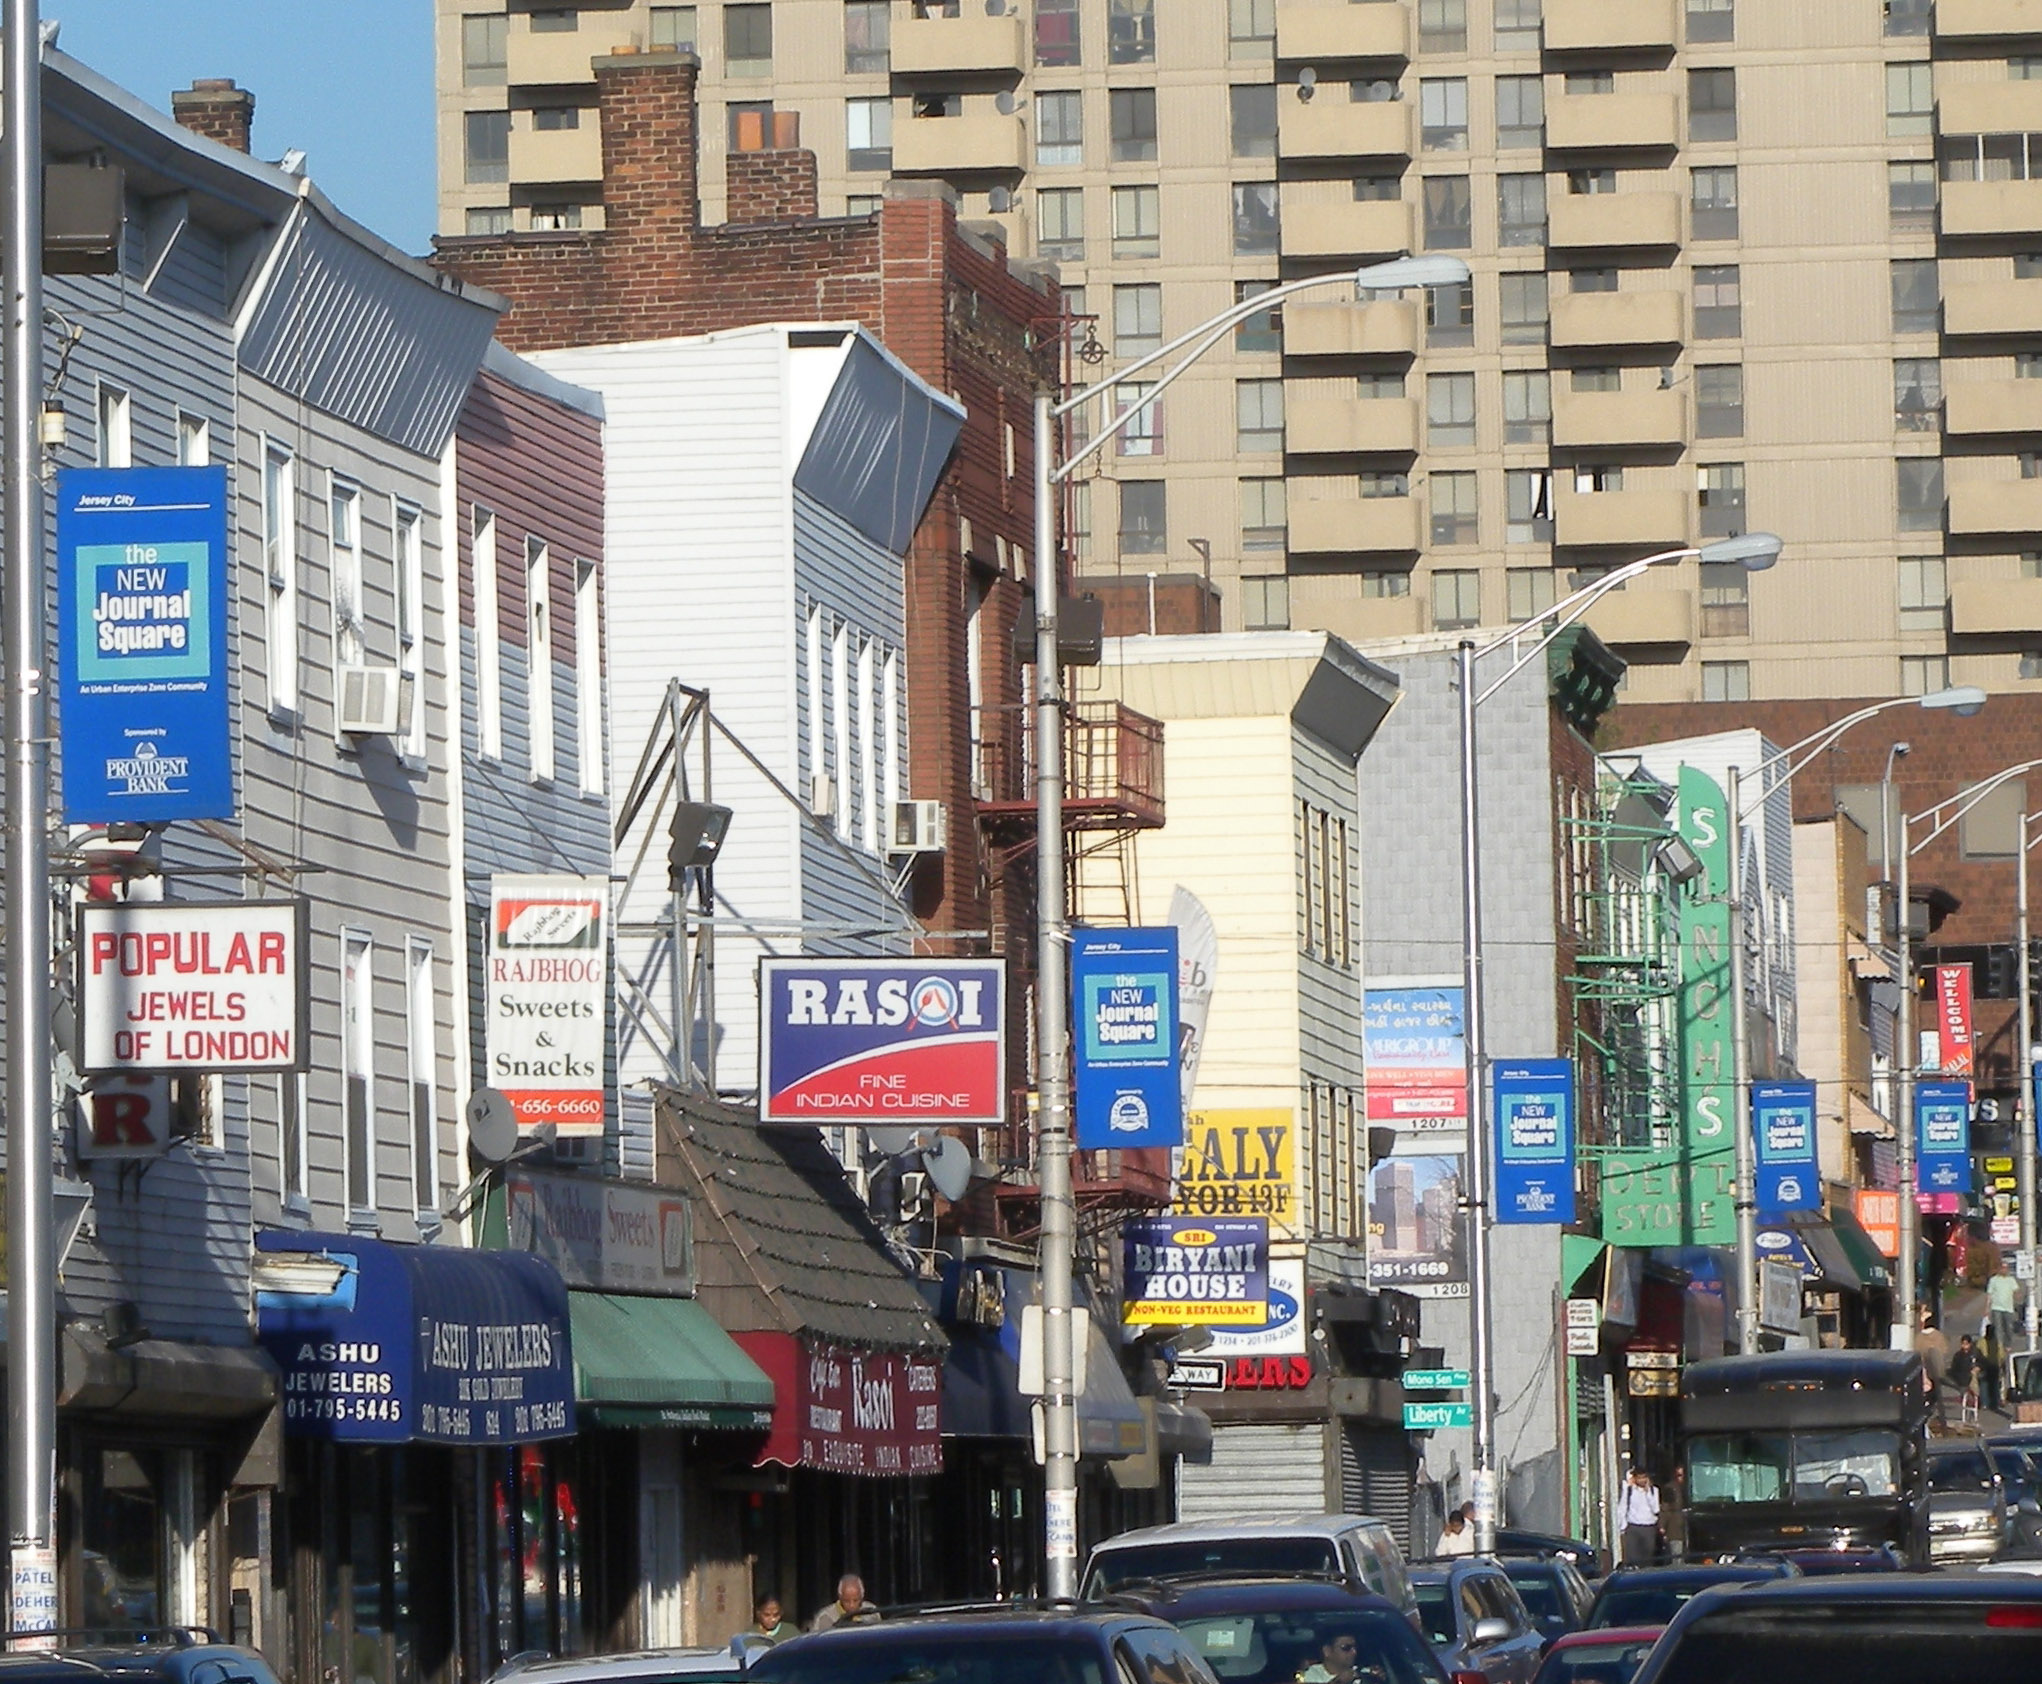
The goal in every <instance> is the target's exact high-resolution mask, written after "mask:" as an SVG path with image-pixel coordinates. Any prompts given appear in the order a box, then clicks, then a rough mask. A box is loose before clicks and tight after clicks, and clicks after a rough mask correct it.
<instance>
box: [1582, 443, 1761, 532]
mask: <svg viewBox="0 0 2042 1684" xmlns="http://www.w3.org/2000/svg"><path fill="white" fill-rule="evenodd" d="M1619 471H1620V472H1621V470H1619ZM1695 488H1696V500H1697V503H1698V505H1699V509H1700V526H1701V534H1702V536H1703V537H1704V538H1734V537H1736V536H1737V535H1738V534H1739V533H1740V532H1742V531H1743V530H1744V464H1743V463H1742V462H1710V463H1706V464H1704V465H1703V466H1701V467H1699V468H1697V469H1696V470H1695ZM1603 489H1606V490H1614V489H1616V487H1614V486H1608V487H1604V488H1603Z"/></svg>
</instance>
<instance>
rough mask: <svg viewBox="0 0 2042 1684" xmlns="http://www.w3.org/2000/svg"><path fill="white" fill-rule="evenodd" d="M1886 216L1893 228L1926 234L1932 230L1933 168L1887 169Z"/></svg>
mask: <svg viewBox="0 0 2042 1684" xmlns="http://www.w3.org/2000/svg"><path fill="white" fill-rule="evenodd" d="M1886 214H1887V218H1888V220H1889V221H1890V222H1891V223H1892V225H1893V226H1894V227H1895V228H1898V229H1901V230H1904V231H1906V232H1910V233H1926V232H1928V231H1929V230H1930V229H1932V228H1933V227H1934V226H1935V219H1936V166H1935V165H1934V164H1931V163H1927V162H1923V163H1915V164H1906V163H1900V164H1888V165H1887V166H1886Z"/></svg>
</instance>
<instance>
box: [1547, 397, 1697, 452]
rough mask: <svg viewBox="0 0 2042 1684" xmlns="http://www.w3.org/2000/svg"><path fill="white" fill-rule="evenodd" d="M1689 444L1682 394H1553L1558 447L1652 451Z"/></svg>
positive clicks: (1554, 432)
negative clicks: (1687, 441) (1686, 442)
mask: <svg viewBox="0 0 2042 1684" xmlns="http://www.w3.org/2000/svg"><path fill="white" fill-rule="evenodd" d="M1686 438H1687V417H1686V415H1685V413H1684V411H1683V408H1682V396H1681V394H1680V393H1679V392H1677V391H1644V390H1640V391H1635V392H1576V391H1571V390H1569V389H1567V388H1565V387H1562V388H1561V389H1560V390H1559V391H1557V392H1555V393H1554V394H1553V443H1554V444H1555V445H1558V446H1560V447H1561V448H1563V449H1578V448H1581V447H1590V448H1610V449H1633V450H1636V449H1650V448H1658V447H1665V446H1669V445H1677V444H1681V443H1683V442H1684V441H1685V440H1686Z"/></svg>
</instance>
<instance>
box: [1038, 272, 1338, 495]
mask: <svg viewBox="0 0 2042 1684" xmlns="http://www.w3.org/2000/svg"><path fill="white" fill-rule="evenodd" d="M1324 279H1325V277H1320V279H1319V280H1317V281H1315V282H1313V283H1312V284H1314V285H1320V284H1323V282H1324ZM1268 296H1269V295H1268V294H1267V293H1262V294H1259V295H1258V297H1257V303H1260V301H1261V299H1263V298H1267V297H1268ZM1254 314H1255V312H1254V311H1253V310H1248V311H1243V310H1240V309H1238V308H1236V309H1233V310H1229V311H1228V312H1227V313H1226V314H1225V315H1223V316H1215V317H1214V318H1213V319H1212V320H1211V321H1209V322H1207V323H1206V324H1205V325H1204V326H1203V327H1197V328H1193V329H1192V330H1191V332H1190V333H1189V334H1187V335H1186V336H1185V338H1186V339H1195V338H1198V336H1199V335H1200V334H1203V335H1204V336H1205V337H1204V338H1202V339H1199V341H1198V343H1197V344H1196V345H1194V346H1192V348H1191V349H1190V350H1189V351H1187V352H1185V354H1184V357H1183V359H1182V360H1181V361H1179V362H1178V363H1176V364H1175V365H1174V366H1173V367H1172V368H1170V369H1169V371H1168V372H1166V373H1165V374H1164V375H1163V377H1162V378H1161V379H1160V380H1158V381H1157V382H1156V383H1155V385H1154V386H1152V387H1150V388H1149V390H1148V391H1147V392H1146V393H1145V394H1144V395H1143V397H1142V400H1141V402H1140V403H1136V404H1130V405H1129V406H1128V407H1127V408H1126V409H1123V410H1122V411H1121V412H1120V413H1119V414H1118V415H1116V416H1114V418H1113V419H1112V420H1111V421H1109V422H1108V423H1107V424H1106V425H1105V426H1104V427H1102V428H1100V429H1099V431H1098V432H1096V433H1094V434H1093V435H1092V436H1091V437H1090V438H1089V439H1087V440H1086V441H1085V442H1084V443H1083V444H1081V445H1079V446H1078V447H1077V448H1076V449H1075V450H1073V451H1072V452H1071V453H1070V455H1068V456H1067V457H1065V458H1064V460H1063V462H1062V464H1061V465H1060V466H1058V467H1055V468H1052V469H1051V470H1050V474H1049V482H1050V484H1051V485H1061V484H1062V483H1063V482H1064V481H1065V480H1067V479H1069V478H1070V477H1071V475H1072V474H1073V473H1075V472H1076V471H1077V470H1078V469H1079V468H1081V467H1083V466H1084V464H1085V463H1087V462H1088V461H1090V460H1091V459H1092V458H1093V457H1094V456H1096V455H1097V454H1098V453H1099V452H1100V451H1102V450H1104V449H1105V448H1106V446H1107V445H1108V444H1110V443H1111V442H1112V441H1113V440H1114V439H1116V438H1118V437H1119V436H1120V435H1121V434H1122V433H1124V432H1126V431H1127V429H1128V428H1129V427H1131V426H1132V425H1133V424H1134V418H1135V417H1136V416H1137V415H1139V414H1141V412H1142V411H1143V410H1145V409H1147V408H1148V407H1149V406H1150V405H1151V404H1152V403H1154V402H1155V401H1156V400H1157V399H1158V398H1160V397H1161V396H1162V395H1163V393H1164V392H1165V391H1166V390H1167V389H1168V388H1169V387H1170V386H1171V385H1173V384H1174V383H1175V382H1176V380H1177V377H1178V376H1179V375H1181V374H1183V373H1184V371H1185V370H1186V369H1188V368H1190V367H1191V365H1192V364H1193V363H1195V362H1197V361H1198V359H1199V358H1200V357H1202V356H1204V355H1205V354H1206V352H1208V351H1210V350H1211V349H1212V348H1213V347H1214V346H1215V345H1217V344H1218V343H1219V342H1220V341H1221V340H1222V339H1224V338H1226V336H1227V335H1228V334H1229V333H1231V332H1232V331H1233V330H1234V327H1235V326H1236V324H1238V323H1239V322H1242V321H1244V320H1246V319H1247V317H1248V316H1252V315H1254ZM1175 343H1176V344H1179V345H1181V344H1183V343H1184V340H1181V339H1180V340H1178V341H1176V342H1175ZM1157 354H1158V355H1162V354H1163V353H1160V352H1159V353H1157ZM1154 361H1155V357H1153V356H1152V357H1149V358H1147V359H1145V360H1144V361H1143V362H1140V363H1135V364H1132V365H1130V366H1129V367H1127V368H1124V369H1122V370H1121V371H1120V373H1118V374H1116V375H1114V376H1113V378H1112V379H1110V380H1102V381H1100V382H1099V384H1098V385H1096V386H1093V387H1090V388H1088V389H1087V390H1086V391H1084V392H1083V393H1081V394H1079V399H1073V400H1071V402H1077V401H1079V400H1080V399H1089V398H1092V397H1101V396H1104V395H1105V394H1107V393H1109V392H1111V391H1113V390H1114V389H1115V388H1117V387H1118V386H1120V385H1121V384H1123V383H1124V382H1125V381H1126V379H1127V377H1128V376H1129V375H1130V374H1133V373H1134V372H1135V371H1136V369H1139V368H1145V367H1147V366H1148V364H1149V363H1152V362H1154ZM1069 408H1070V403H1066V404H1065V405H1064V406H1063V409H1061V410H1056V411H1053V412H1052V413H1053V414H1059V415H1060V414H1062V413H1064V411H1066V410H1068V409H1069Z"/></svg>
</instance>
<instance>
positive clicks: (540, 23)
mask: <svg viewBox="0 0 2042 1684" xmlns="http://www.w3.org/2000/svg"><path fill="white" fill-rule="evenodd" d="M531 17H532V33H533V34H534V35H572V34H574V33H575V32H576V31H577V30H579V29H580V28H581V16H580V14H579V13H578V12H576V11H575V9H574V8H573V7H572V6H544V7H540V8H539V9H537V10H535V11H534V12H533V13H532V14H531Z"/></svg>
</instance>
